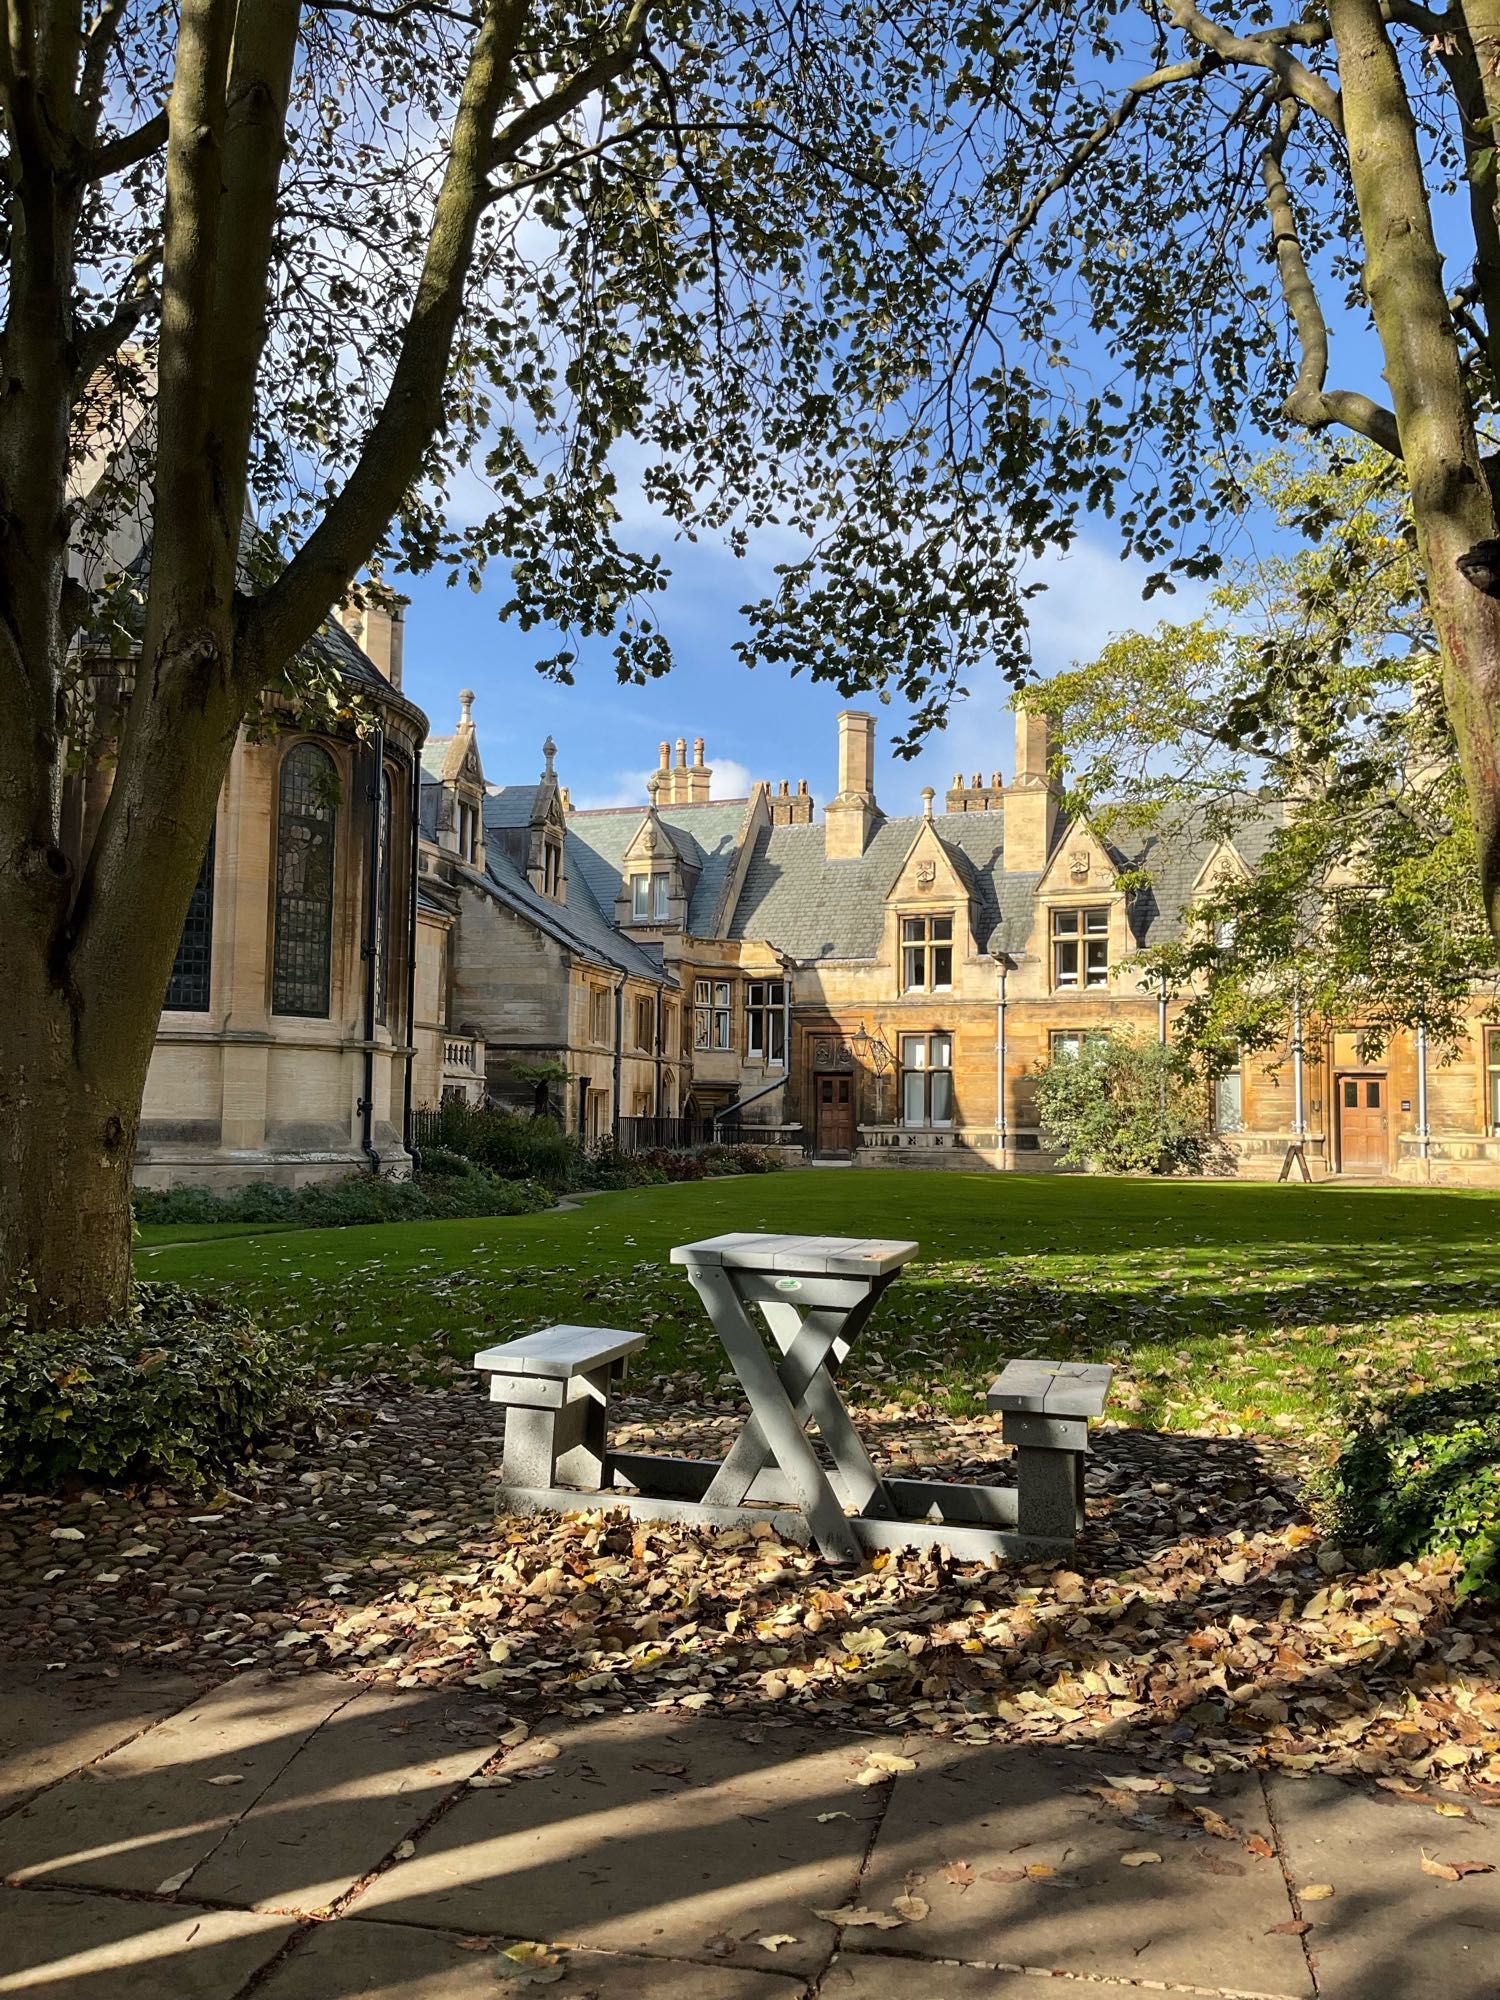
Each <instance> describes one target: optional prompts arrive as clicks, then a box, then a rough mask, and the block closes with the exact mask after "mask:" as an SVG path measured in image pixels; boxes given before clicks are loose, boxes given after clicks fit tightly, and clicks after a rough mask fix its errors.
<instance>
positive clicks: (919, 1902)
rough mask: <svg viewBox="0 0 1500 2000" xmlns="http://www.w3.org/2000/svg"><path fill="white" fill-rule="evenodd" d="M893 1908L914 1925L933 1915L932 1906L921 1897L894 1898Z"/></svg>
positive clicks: (892, 1901)
mask: <svg viewBox="0 0 1500 2000" xmlns="http://www.w3.org/2000/svg"><path fill="white" fill-rule="evenodd" d="M891 1908H892V1909H893V1910H895V1911H896V1912H897V1913H898V1914H899V1915H900V1916H903V1917H905V1918H906V1920H907V1922H908V1923H912V1924H919V1923H921V1921H922V1919H923V1917H925V1916H928V1915H930V1914H931V1905H930V1904H929V1903H928V1902H927V1901H926V1900H925V1898H923V1897H921V1896H892V1898H891Z"/></svg>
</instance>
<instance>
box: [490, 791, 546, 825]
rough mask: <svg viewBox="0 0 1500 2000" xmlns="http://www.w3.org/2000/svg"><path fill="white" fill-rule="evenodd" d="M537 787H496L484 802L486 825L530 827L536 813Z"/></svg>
mask: <svg viewBox="0 0 1500 2000" xmlns="http://www.w3.org/2000/svg"><path fill="white" fill-rule="evenodd" d="M537 791H538V787H537V786H536V785H496V786H494V787H493V788H492V789H491V791H490V792H489V794H488V796H487V797H486V799H485V801H484V825H485V831H486V832H488V831H489V829H490V828H491V827H492V826H530V824H531V817H532V814H533V813H534V812H535V811H536V795H537Z"/></svg>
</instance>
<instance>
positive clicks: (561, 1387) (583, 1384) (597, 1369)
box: [474, 1326, 646, 1493]
mask: <svg viewBox="0 0 1500 2000" xmlns="http://www.w3.org/2000/svg"><path fill="white" fill-rule="evenodd" d="M645 1344H646V1336H645V1334H643V1333H626V1332H623V1331H622V1330H621V1329H620V1328H619V1327H613V1326H544V1327H540V1328H538V1330H537V1331H536V1332H535V1333H526V1334H522V1335H521V1337H520V1338H519V1339H518V1340H508V1341H506V1342H504V1344H503V1345H501V1346H499V1347H486V1348H484V1349H482V1350H481V1352H480V1353H478V1354H476V1355H475V1356H474V1366H475V1368H476V1369H477V1370H478V1371H479V1373H480V1374H482V1375H488V1376H489V1378H490V1401H491V1402H492V1403H502V1404H503V1405H504V1406H505V1412H506V1416H505V1454H504V1460H503V1465H502V1477H503V1480H504V1483H505V1485H506V1486H507V1487H514V1488H515V1489H516V1490H517V1491H518V1492H521V1493H525V1492H538V1491H543V1490H545V1489H547V1488H549V1487H552V1486H557V1485H563V1486H574V1487H577V1488H578V1489H579V1490H580V1491H582V1492H594V1491H597V1490H598V1489H599V1488H600V1487H602V1486H604V1485H605V1484H606V1483H607V1482H606V1462H607V1459H608V1454H609V1392H610V1387H611V1385H612V1383H613V1382H615V1381H616V1380H617V1379H619V1378H620V1377H621V1376H622V1375H623V1373H624V1370H625V1363H626V1361H627V1360H628V1358H629V1357H630V1356H631V1355H632V1354H635V1353H637V1352H638V1351H639V1350H640V1349H641V1348H642V1347H644V1346H645Z"/></svg>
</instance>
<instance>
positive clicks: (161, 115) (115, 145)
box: [82, 110, 167, 181]
mask: <svg viewBox="0 0 1500 2000" xmlns="http://www.w3.org/2000/svg"><path fill="white" fill-rule="evenodd" d="M166 143H167V114H166V112H165V110H162V111H158V112H157V114H156V116H155V117H154V118H148V119H147V120H146V122H145V124H144V125H137V127H136V128H135V130H134V131H133V132H122V133H121V134H120V136H119V138H117V139H110V140H108V141H107V142H106V143H105V144H104V145H102V146H100V147H99V148H97V150H96V151H94V152H93V153H91V154H89V156H88V157H87V158H86V159H85V160H84V162H83V170H82V171H83V178H84V179H85V180H89V181H104V180H108V179H109V177H110V175H111V174H123V173H124V172H125V171H126V170H127V169H128V168H130V167H137V166H139V165H140V163H141V161H142V160H149V159H150V157H151V155H152V154H153V153H159V152H160V151H161V149H162V147H163V146H165V145H166Z"/></svg>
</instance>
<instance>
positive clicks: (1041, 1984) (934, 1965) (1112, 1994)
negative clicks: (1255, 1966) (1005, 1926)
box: [443, 1952, 1144, 2000]
mask: <svg viewBox="0 0 1500 2000" xmlns="http://www.w3.org/2000/svg"><path fill="white" fill-rule="evenodd" d="M443 2000H446V1995H445V1996H444V1997H443ZM491 2000H493V1996H491ZM818 2000H1144V1995H1143V1994H1142V1991H1141V1989H1140V1987H1139V1986H1117V1985H1116V1984H1115V1982H1114V1981H1113V1980H1112V1979H1111V1980H1102V1979H1091V1980H1090V1981H1089V1982H1088V1984H1087V1985H1083V1986H1070V1985H1068V1984H1067V1983H1066V1982H1064V1981H1060V1980H1056V1979H1054V1978H1053V1977H1052V1975H1051V1973H1049V1972H1043V1973H1026V1972H991V1971H989V1970H988V1969H987V1968H984V1967H981V1966H977V1965H945V1964H940V1963H938V1962H937V1961H935V1960H932V1959H927V1960H924V1961H923V1962H922V1964H920V1965H913V1964H912V1962H911V1960H910V1959H905V1958H854V1957H850V1956H849V1955H848V1954H846V1953H843V1952H841V1953H840V1954H839V1956H838V1957H837V1958H836V1959H835V1960H834V1961H833V1963H832V1965H830V1966H829V1968H828V1970H827V1972H825V1973H824V1975H823V1983H822V1984H821V1985H820V1986H819V1988H818Z"/></svg>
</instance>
